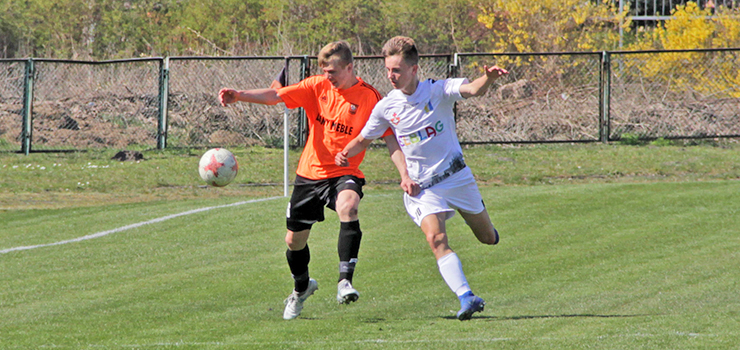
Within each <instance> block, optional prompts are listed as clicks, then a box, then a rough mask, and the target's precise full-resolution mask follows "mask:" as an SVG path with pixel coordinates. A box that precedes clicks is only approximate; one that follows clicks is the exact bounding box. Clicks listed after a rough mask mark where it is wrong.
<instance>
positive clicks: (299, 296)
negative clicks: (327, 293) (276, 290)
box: [283, 278, 319, 320]
mask: <svg viewBox="0 0 740 350" xmlns="http://www.w3.org/2000/svg"><path fill="white" fill-rule="evenodd" d="M318 289H319V283H318V282H316V280H315V279H313V278H311V279H309V280H308V289H306V290H305V291H303V293H298V292H296V291H293V293H290V295H289V296H288V298H287V299H285V311H283V319H284V320H292V319H294V318H296V317H298V315H300V314H301V310H303V302H305V301H306V299H308V297H310V296H311V295H312V294H313V292H315V291H317V290H318Z"/></svg>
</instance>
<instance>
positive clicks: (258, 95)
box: [218, 88, 283, 106]
mask: <svg viewBox="0 0 740 350" xmlns="http://www.w3.org/2000/svg"><path fill="white" fill-rule="evenodd" d="M218 101H219V102H221V105H222V106H226V105H228V104H231V103H235V102H249V103H259V104H263V105H276V104H278V103H280V102H283V99H282V98H280V96H278V92H277V90H276V89H253V90H234V89H229V88H223V89H221V91H219V92H218Z"/></svg>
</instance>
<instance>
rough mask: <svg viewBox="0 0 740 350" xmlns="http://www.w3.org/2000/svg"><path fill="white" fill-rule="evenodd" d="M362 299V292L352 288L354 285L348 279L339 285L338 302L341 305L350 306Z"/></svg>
mask: <svg viewBox="0 0 740 350" xmlns="http://www.w3.org/2000/svg"><path fill="white" fill-rule="evenodd" d="M359 298H360V292H358V291H357V290H356V289H354V288H352V283H350V282H349V280H347V279H343V280H341V281H339V284H338V285H337V301H338V302H339V303H340V304H349V303H351V302H353V301H357V299H359Z"/></svg>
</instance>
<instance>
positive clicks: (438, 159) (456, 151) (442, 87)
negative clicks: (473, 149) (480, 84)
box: [361, 78, 468, 188]
mask: <svg viewBox="0 0 740 350" xmlns="http://www.w3.org/2000/svg"><path fill="white" fill-rule="evenodd" d="M467 82H468V80H467V79H465V78H456V79H445V80H439V81H434V80H431V79H430V80H426V81H423V82H419V85H418V86H417V88H416V91H415V92H414V94H413V95H406V94H404V93H403V92H401V90H398V89H395V90H392V91H391V92H389V93H388V96H386V97H385V98H383V99H382V100H380V102H378V104H377V105H375V108H374V109H373V112H372V113H371V114H370V119H369V120H368V122H367V124H365V127H364V128H363V129H362V132H361V134H362V137H364V138H365V139H377V138H380V137H381V136H383V133H384V132H385V131H386V130H387V129H388V128H389V127H391V128H393V131H394V133H395V134H396V139H397V140H398V144H399V145H400V146H401V150H402V151H403V154H404V156H406V167H407V168H408V172H409V176H410V177H411V179H412V180H414V181H415V182H416V183H418V184H419V185H420V186H421V187H422V188H428V187H430V186H432V185H434V184H436V183H438V182H440V181H442V180H444V179H445V178H447V177H449V176H450V175H452V174H454V173H456V172H458V171H460V170H461V169H462V168H465V162H464V160H463V154H462V148H460V142H459V141H458V139H457V132H456V130H455V114H454V112H453V107H454V105H455V101H459V100H462V99H463V97H462V95H460V85H462V84H465V83H467Z"/></svg>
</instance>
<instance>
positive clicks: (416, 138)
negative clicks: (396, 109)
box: [398, 120, 445, 146]
mask: <svg viewBox="0 0 740 350" xmlns="http://www.w3.org/2000/svg"><path fill="white" fill-rule="evenodd" d="M444 131H445V124H444V123H443V122H442V121H441V120H439V121H437V123H436V124H434V127H431V126H427V127H425V128H424V129H421V130H419V131H417V132H415V133H412V134H408V135H401V136H398V144H399V145H401V146H409V145H413V144H415V143H419V142H421V141H424V140H426V139H431V138H432V137H435V136H437V135H438V134H441V133H442V132H444Z"/></svg>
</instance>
